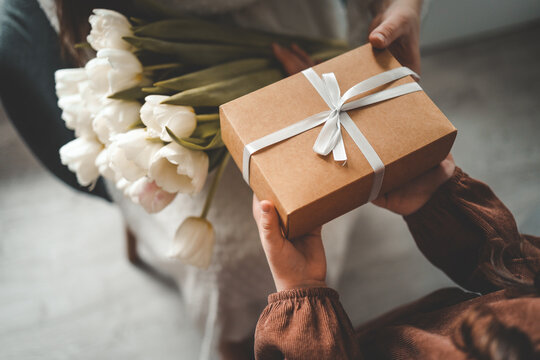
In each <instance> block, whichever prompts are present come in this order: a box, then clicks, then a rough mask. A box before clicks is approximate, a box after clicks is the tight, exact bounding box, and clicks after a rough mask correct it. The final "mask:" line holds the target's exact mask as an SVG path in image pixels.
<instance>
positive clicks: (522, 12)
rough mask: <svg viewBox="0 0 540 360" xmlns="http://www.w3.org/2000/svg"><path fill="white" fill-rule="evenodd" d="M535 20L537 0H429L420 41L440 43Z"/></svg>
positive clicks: (538, 9)
mask: <svg viewBox="0 0 540 360" xmlns="http://www.w3.org/2000/svg"><path fill="white" fill-rule="evenodd" d="M534 20H540V0H431V4H430V5H429V6H428V13H427V15H426V17H425V18H424V21H423V25H422V32H421V37H420V42H421V46H422V47H424V48H427V47H433V46H439V45H444V44H448V43H454V42H459V41H461V40H466V39H470V38H474V37H480V36H483V35H486V34H489V33H490V32H497V31H501V30H504V28H511V27H515V26H518V25H519V24H523V23H527V22H530V21H534Z"/></svg>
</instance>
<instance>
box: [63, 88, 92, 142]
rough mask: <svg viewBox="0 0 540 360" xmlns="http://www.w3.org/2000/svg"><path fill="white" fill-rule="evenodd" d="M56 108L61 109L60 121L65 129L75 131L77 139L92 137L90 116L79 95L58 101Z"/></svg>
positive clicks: (65, 97)
mask: <svg viewBox="0 0 540 360" xmlns="http://www.w3.org/2000/svg"><path fill="white" fill-rule="evenodd" d="M58 107H59V108H60V109H62V119H63V120H64V121H65V122H66V127H67V128H68V129H71V130H75V135H76V136H77V137H81V136H84V137H88V138H91V137H94V136H95V135H94V131H93V129H92V114H90V112H89V111H88V110H87V109H86V106H85V104H84V101H83V99H82V98H81V95H79V94H74V95H67V96H63V97H61V98H60V99H59V100H58Z"/></svg>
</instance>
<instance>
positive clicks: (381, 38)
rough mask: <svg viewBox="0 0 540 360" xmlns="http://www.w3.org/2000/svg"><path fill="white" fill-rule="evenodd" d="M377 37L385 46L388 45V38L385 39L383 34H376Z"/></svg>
mask: <svg viewBox="0 0 540 360" xmlns="http://www.w3.org/2000/svg"><path fill="white" fill-rule="evenodd" d="M375 37H376V38H377V39H379V40H380V41H381V42H382V43H383V44H385V43H386V38H385V37H384V35H383V34H381V33H376V34H375Z"/></svg>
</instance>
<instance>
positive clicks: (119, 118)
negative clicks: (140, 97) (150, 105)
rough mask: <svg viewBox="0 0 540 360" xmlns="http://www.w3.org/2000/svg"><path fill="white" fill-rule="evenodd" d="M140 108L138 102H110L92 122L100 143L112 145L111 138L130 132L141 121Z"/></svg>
mask: <svg viewBox="0 0 540 360" xmlns="http://www.w3.org/2000/svg"><path fill="white" fill-rule="evenodd" d="M140 108H141V105H140V104H139V103H138V102H136V101H122V100H109V102H108V103H107V104H105V106H104V107H103V108H102V109H101V110H100V111H99V112H98V113H97V115H96V116H95V118H94V120H93V121H92V127H93V129H94V132H95V133H96V135H97V137H98V139H99V141H101V142H102V143H103V144H110V142H111V137H113V136H114V135H117V134H120V133H124V132H126V131H128V129H130V128H131V127H132V126H133V125H134V124H136V123H137V122H138V121H139V109H140Z"/></svg>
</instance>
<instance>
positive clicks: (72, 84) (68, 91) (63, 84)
mask: <svg viewBox="0 0 540 360" xmlns="http://www.w3.org/2000/svg"><path fill="white" fill-rule="evenodd" d="M85 80H88V76H87V75H86V70H85V68H75V69H60V70H56V72H55V73H54V81H55V83H56V85H55V86H56V95H57V96H58V98H59V99H61V98H62V97H64V96H68V95H75V94H78V93H79V86H78V85H79V83H80V82H82V81H85Z"/></svg>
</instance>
